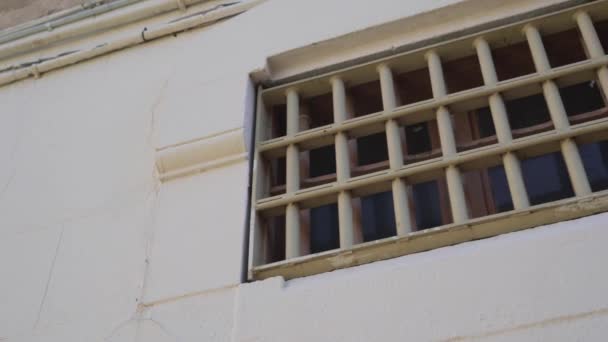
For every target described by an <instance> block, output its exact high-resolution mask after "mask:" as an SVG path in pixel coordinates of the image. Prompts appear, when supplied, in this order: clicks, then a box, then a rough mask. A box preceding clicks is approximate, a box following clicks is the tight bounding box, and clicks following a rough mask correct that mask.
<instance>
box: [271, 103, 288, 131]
mask: <svg viewBox="0 0 608 342" xmlns="http://www.w3.org/2000/svg"><path fill="white" fill-rule="evenodd" d="M285 134H287V106H286V105H285V104H280V105H275V106H273V107H272V137H273V138H276V137H282V136H284V135H285Z"/></svg>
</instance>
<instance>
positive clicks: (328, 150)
mask: <svg viewBox="0 0 608 342" xmlns="http://www.w3.org/2000/svg"><path fill="white" fill-rule="evenodd" d="M300 160H301V162H302V163H303V164H304V165H308V169H307V170H304V171H305V172H302V173H303V177H302V178H303V179H302V188H309V187H312V186H316V185H320V184H325V183H330V182H333V181H335V179H336V150H335V147H334V145H328V146H323V147H319V148H315V149H312V150H309V151H303V152H301V153H300ZM304 167H306V166H304Z"/></svg>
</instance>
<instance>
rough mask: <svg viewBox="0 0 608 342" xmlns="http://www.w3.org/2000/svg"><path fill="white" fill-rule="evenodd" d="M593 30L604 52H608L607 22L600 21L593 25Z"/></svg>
mask: <svg viewBox="0 0 608 342" xmlns="http://www.w3.org/2000/svg"><path fill="white" fill-rule="evenodd" d="M595 30H596V31H597V35H598V36H599V37H600V41H601V42H602V46H603V47H604V52H608V20H604V21H600V22H596V23H595Z"/></svg>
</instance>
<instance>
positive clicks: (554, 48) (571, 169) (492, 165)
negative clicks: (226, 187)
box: [251, 1, 608, 279]
mask: <svg viewBox="0 0 608 342" xmlns="http://www.w3.org/2000/svg"><path fill="white" fill-rule="evenodd" d="M607 19H608V4H607V2H605V1H602V2H598V3H592V4H587V5H582V6H578V7H576V8H570V9H567V10H562V11H560V12H556V13H551V14H549V15H544V16H542V17H539V18H534V19H531V20H527V21H525V22H517V23H513V24H510V25H507V26H503V27H499V28H494V29H491V30H487V31H484V32H481V33H476V34H474V35H470V36H465V37H461V38H458V39H455V40H451V41H446V42H442V43H439V44H435V45H432V46H427V47H425V48H422V49H418V50H415V51H409V52H406V53H402V54H399V55H395V56H391V57H388V58H385V59H382V60H378V61H374V62H370V63H366V64H362V65H358V66H355V67H351V68H348V69H344V70H340V71H336V72H332V73H331V74H326V75H322V76H318V77H315V78H309V79H303V80H301V81H298V82H293V83H290V84H286V85H280V86H275V87H271V88H268V89H263V90H260V91H259V94H258V106H257V114H256V115H257V120H256V121H257V124H256V141H257V145H256V153H255V165H256V167H255V181H254V192H253V197H254V198H253V203H254V206H253V210H254V215H252V216H253V217H254V220H253V221H254V222H253V223H252V227H253V231H254V234H253V238H252V244H253V246H252V250H253V261H252V265H251V267H252V268H251V271H252V272H251V276H252V277H253V278H256V279H261V278H266V277H270V276H274V275H283V276H285V277H286V278H292V277H298V276H304V275H310V274H315V273H319V272H323V271H329V270H333V269H337V268H342V267H348V266H352V265H358V264H363V263H366V262H371V261H375V260H381V259H385V258H389V257H395V256H399V255H405V254H409V253H414V252H418V251H424V250H428V249H432V248H437V247H441V246H446V245H451V244H455V243H460V242H463V241H470V240H473V239H479V238H483V237H488V236H493V235H497V234H501V233H506V232H511V231H516V230H520V229H525V228H529V227H534V226H538V225H541V224H547V223H551V222H556V221H559V220H563V219H570V218H575V217H581V216H584V215H589V214H592V213H596V212H600V211H605V210H606V209H608V205H606V204H605V203H607V202H606V201H604V200H603V199H604V197H606V196H605V191H604V190H605V189H607V188H608V118H607V116H608V109H607V108H606V103H607V102H606V94H608V68H607V65H608V56H606V54H605V51H606V49H608V20H607ZM585 201H587V202H588V203H593V205H588V206H583V205H581V203H583V202H585ZM573 206H574V207H573ZM560 208H562V209H560ZM564 208H570V209H571V210H565V209H564ZM572 208H574V209H572ZM560 210H561V211H560Z"/></svg>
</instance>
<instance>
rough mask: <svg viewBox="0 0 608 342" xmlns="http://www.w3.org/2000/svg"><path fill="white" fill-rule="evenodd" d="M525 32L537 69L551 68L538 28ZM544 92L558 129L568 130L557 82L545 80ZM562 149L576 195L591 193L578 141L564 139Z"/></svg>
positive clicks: (530, 26)
mask: <svg viewBox="0 0 608 342" xmlns="http://www.w3.org/2000/svg"><path fill="white" fill-rule="evenodd" d="M524 33H525V34H526V38H527V39H528V44H529V46H530V50H531V52H532V58H533V59H534V65H535V66H536V70H537V71H538V72H544V71H547V70H549V68H550V65H549V59H548V58H547V52H546V51H545V47H544V46H543V42H542V39H541V36H540V33H539V32H538V29H537V28H536V27H534V26H532V25H530V24H528V25H526V26H525V28H524ZM543 93H544V95H545V100H546V101H547V107H548V108H549V113H550V114H551V119H552V120H553V124H554V125H555V129H556V130H558V131H564V130H568V129H569V128H570V123H569V121H568V115H567V114H566V110H565V109H564V104H563V102H562V98H561V96H560V94H559V89H558V88H557V85H555V82H553V81H552V80H548V81H545V83H543ZM561 150H562V155H563V156H564V161H565V163H566V168H567V169H568V175H569V176H570V181H571V182H572V187H573V188H574V192H575V194H576V196H583V195H587V194H589V193H591V186H590V185H589V181H588V180H587V174H586V172H585V168H584V167H583V163H582V160H581V156H580V154H579V151H578V148H577V147H576V143H574V141H573V140H572V139H566V140H563V141H562V143H561Z"/></svg>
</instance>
